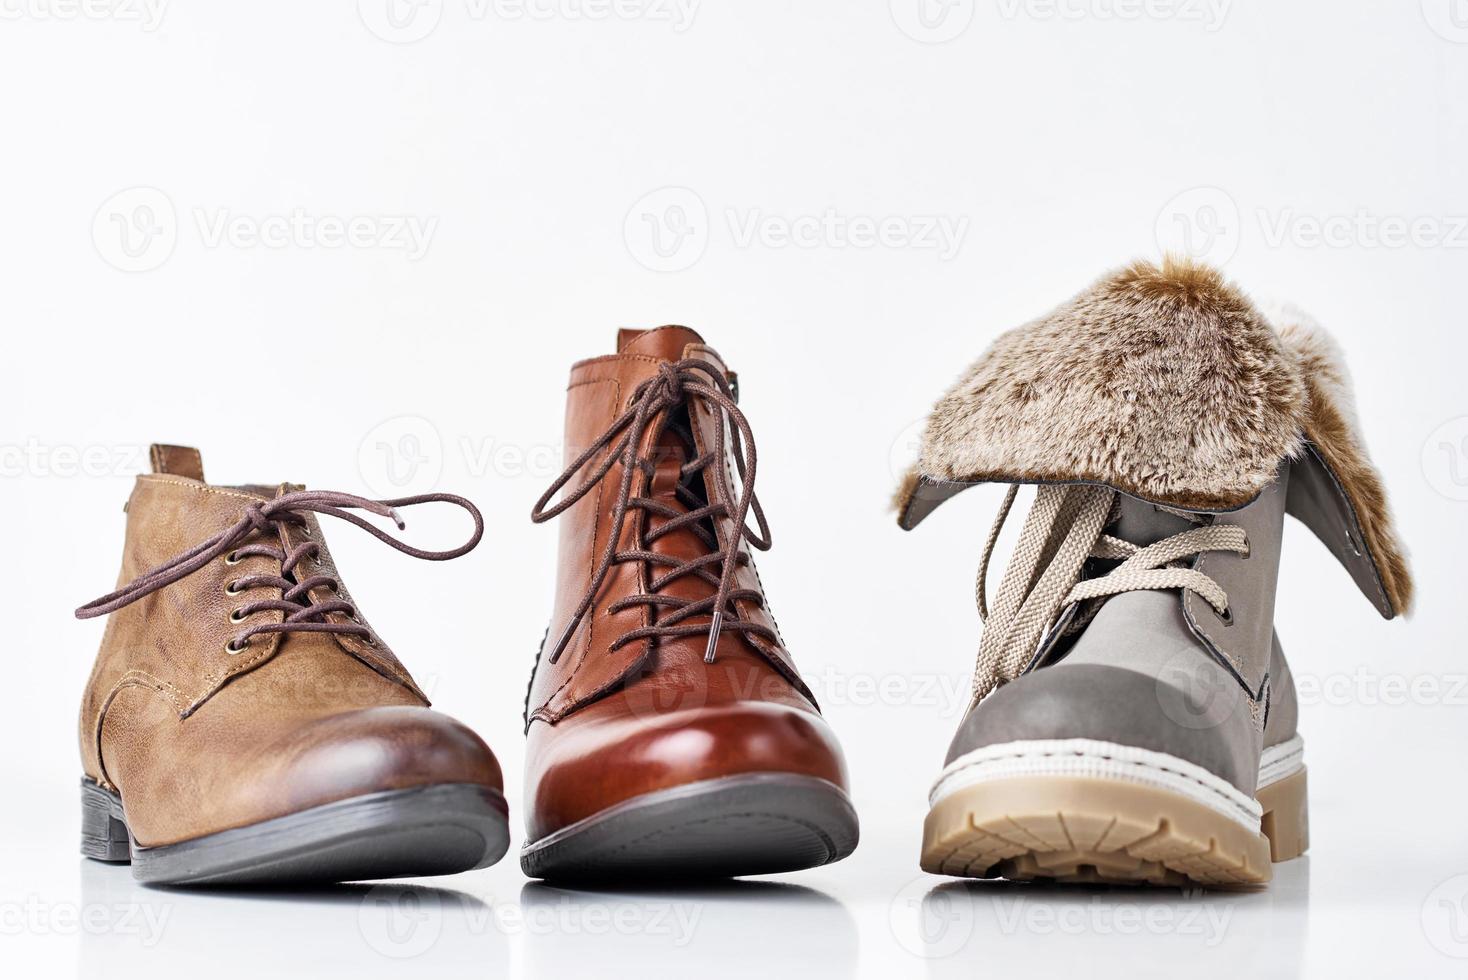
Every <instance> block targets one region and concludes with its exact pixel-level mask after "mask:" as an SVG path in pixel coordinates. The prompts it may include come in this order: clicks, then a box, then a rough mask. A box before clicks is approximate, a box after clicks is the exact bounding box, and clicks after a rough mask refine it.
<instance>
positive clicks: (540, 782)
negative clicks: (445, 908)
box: [526, 702, 846, 840]
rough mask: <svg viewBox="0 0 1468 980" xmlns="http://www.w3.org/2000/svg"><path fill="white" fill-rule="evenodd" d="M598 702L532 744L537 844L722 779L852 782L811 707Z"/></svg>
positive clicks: (532, 819) (531, 816) (532, 823)
mask: <svg viewBox="0 0 1468 980" xmlns="http://www.w3.org/2000/svg"><path fill="white" fill-rule="evenodd" d="M609 709H610V710H608V709H603V710H602V711H600V712H599V711H597V710H596V708H592V709H590V710H588V711H586V712H584V713H582V714H578V715H577V716H573V717H572V718H570V719H567V720H565V721H563V722H561V723H559V724H558V725H557V726H556V728H555V730H554V733H553V735H550V736H549V737H545V738H542V739H541V740H540V741H542V742H543V744H542V745H541V746H539V747H536V746H535V745H534V744H533V743H534V740H535V736H536V734H537V733H536V732H534V731H532V748H531V750H530V751H531V757H532V765H531V767H530V769H529V780H528V781H529V782H530V783H531V785H530V786H528V787H527V794H526V796H527V799H528V801H529V806H528V807H527V815H528V821H529V827H528V830H529V834H530V837H531V839H532V840H536V839H539V838H540V837H543V836H544V835H546V834H549V833H553V832H555V831H557V830H559V829H561V828H563V827H566V826H569V825H570V824H573V823H575V822H576V821H578V820H582V819H584V818H586V817H589V816H592V815H594V814H596V813H599V812H600V811H602V810H605V809H606V808H608V807H611V806H615V805H616V804H618V803H622V802H624V801H626V800H629V799H632V798H634V797H637V796H641V795H643V794H646V793H653V792H657V791H658V790H663V789H670V788H672V787H675V786H682V785H686V784H689V783H694V782H699V781H703V780H709V779H718V778H721V777H725V776H736V775H746V774H751V773H778V774H790V775H801V776H814V777H817V778H819V779H824V780H826V781H827V782H830V783H832V784H833V785H835V786H837V787H838V788H840V789H842V790H845V788H846V765H845V761H844V760H843V757H842V754H841V749H840V746H839V745H838V744H837V742H836V737H835V734H834V733H833V732H832V731H831V729H830V726H828V725H827V724H826V722H825V720H824V719H823V718H822V717H821V716H820V715H818V714H816V713H814V712H813V711H809V710H805V709H802V708H797V707H792V706H789V705H784V704H777V703H769V702H739V703H734V704H727V705H720V706H706V707H700V708H692V709H686V710H680V711H670V712H667V713H664V714H657V715H647V714H642V713H631V714H621V713H618V712H617V711H616V709H615V707H613V706H609Z"/></svg>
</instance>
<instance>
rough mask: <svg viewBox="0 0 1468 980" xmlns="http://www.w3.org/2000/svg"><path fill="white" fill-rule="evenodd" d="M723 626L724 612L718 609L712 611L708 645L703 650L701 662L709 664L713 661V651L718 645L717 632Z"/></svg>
mask: <svg viewBox="0 0 1468 980" xmlns="http://www.w3.org/2000/svg"><path fill="white" fill-rule="evenodd" d="M723 628H724V613H723V611H722V610H719V611H717V612H715V613H714V618H713V621H712V622H710V623H709V645H708V648H707V649H706V650H704V651H703V662H704V663H706V664H711V663H713V662H714V651H715V650H716V649H718V646H719V633H720V631H722V630H723Z"/></svg>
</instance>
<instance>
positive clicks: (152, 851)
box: [82, 779, 510, 885]
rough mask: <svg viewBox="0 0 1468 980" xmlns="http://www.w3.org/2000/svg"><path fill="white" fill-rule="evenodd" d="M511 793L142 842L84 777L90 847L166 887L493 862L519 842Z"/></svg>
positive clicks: (327, 809)
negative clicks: (510, 813)
mask: <svg viewBox="0 0 1468 980" xmlns="http://www.w3.org/2000/svg"><path fill="white" fill-rule="evenodd" d="M506 814H507V808H506V806H505V799H504V797H503V796H502V795H500V794H499V793H496V792H495V791H494V790H491V789H488V788H486V787H483V786H477V785H474V784H470V783H451V784H446V785H440V786H423V787H416V788H413V789H402V790H389V791H386V792H382V793H373V794H371V795H368V796H357V797H353V798H351V799H346V800H338V801H337V802H335V803H328V804H325V805H323V806H318V807H312V808H311V809H309V810H302V811H301V812H300V813H292V814H288V815H286V816H283V817H276V818H275V819H273V820H266V821H263V822H261V823H257V824H251V825H250V826H247V827H237V828H235V829H233V830H224V831H220V832H219V833H217V834H209V835H208V836H206V837H198V838H195V839H194V840H188V841H181V842H180V843H177V844H166V845H163V846H159V847H139V846H138V845H137V842H136V841H134V840H133V839H132V834H131V833H129V831H128V829H127V821H126V819H125V818H124V817H123V811H122V800H121V799H120V798H119V797H118V796H117V795H116V794H114V793H111V792H109V791H108V790H105V789H103V788H102V787H101V786H99V785H98V784H97V783H95V782H93V781H92V780H90V779H83V780H82V854H84V855H85V856H87V857H89V858H93V859H95V860H98V861H111V862H117V863H128V862H130V863H131V864H132V870H133V877H134V878H136V879H138V880H139V881H144V882H149V883H152V884H160V885H267V884H268V885H280V884H328V883H335V882H341V881H370V880H374V879H378V878H408V877H418V876H427V875H445V874H454V873H456V872H459V871H469V870H471V869H474V868H484V867H488V866H489V865H491V864H493V863H494V862H496V861H498V860H499V859H500V858H501V857H503V856H504V854H505V851H507V850H508V849H509V846H510V829H509V821H508V819H507V816H506Z"/></svg>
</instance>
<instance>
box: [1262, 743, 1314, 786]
mask: <svg viewBox="0 0 1468 980" xmlns="http://www.w3.org/2000/svg"><path fill="white" fill-rule="evenodd" d="M1303 768H1305V740H1304V739H1303V738H1301V737H1300V736H1298V735H1296V736H1295V737H1293V738H1291V739H1287V740H1286V741H1283V742H1280V743H1279V744H1278V745H1271V746H1270V747H1269V748H1267V749H1265V750H1264V753H1263V754H1262V755H1260V756H1259V782H1258V783H1257V784H1255V787H1256V788H1255V790H1254V792H1255V793H1256V794H1257V793H1258V792H1259V790H1261V789H1263V788H1264V787H1266V786H1272V785H1274V784H1275V783H1277V782H1279V781H1280V780H1281V779H1284V778H1285V777H1286V776H1293V775H1294V774H1295V773H1297V772H1299V771H1300V770H1301V769H1303Z"/></svg>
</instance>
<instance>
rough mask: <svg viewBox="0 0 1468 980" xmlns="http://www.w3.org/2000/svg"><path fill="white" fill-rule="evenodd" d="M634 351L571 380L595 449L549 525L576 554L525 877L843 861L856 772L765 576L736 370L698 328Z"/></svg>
mask: <svg viewBox="0 0 1468 980" xmlns="http://www.w3.org/2000/svg"><path fill="white" fill-rule="evenodd" d="M617 351H618V352H617V353H616V354H614V355H611V356H609V357H599V358H594V359H592V360H588V361H582V362H580V363H578V364H576V365H575V366H573V367H572V369H571V382H570V388H569V393H568V396H567V407H566V446H567V455H568V456H569V455H570V454H571V453H575V452H578V451H579V450H581V449H583V448H584V449H585V451H584V452H580V455H579V456H577V457H576V458H575V460H574V461H573V462H572V463H571V464H570V466H569V467H568V469H567V470H566V472H565V473H563V474H562V475H561V476H560V477H559V478H558V479H557V480H556V481H555V483H554V484H552V485H551V487H550V489H549V490H547V491H546V494H545V496H544V497H542V498H541V500H540V502H539V503H538V504H537V505H536V508H535V511H534V514H533V515H532V516H533V519H534V520H536V521H544V520H549V519H551V518H554V517H557V516H559V517H560V518H561V543H560V563H559V574H558V576H557V582H556V599H555V609H554V614H553V615H552V618H551V623H550V629H549V631H548V633H547V636H546V640H545V643H544V645H543V646H542V649H541V652H540V656H539V658H538V660H537V662H536V668H535V673H534V675H533V677H532V678H531V683H530V690H529V692H528V698H527V701H526V706H525V708H526V711H525V716H526V717H525V721H526V731H527V735H528V738H529V743H528V745H527V749H526V773H525V780H526V794H525V795H526V800H527V803H526V807H527V814H526V823H527V830H528V838H529V840H528V842H527V843H526V845H525V847H524V849H523V851H522V853H521V866H522V867H523V868H524V869H525V872H526V874H529V875H533V876H537V877H545V878H551V877H598V876H608V875H618V876H623V877H625V876H628V875H641V876H649V877H652V876H725V875H748V874H766V873H773V872H779V871H793V870H796V869H799V868H808V867H813V866H816V865H821V864H827V863H829V862H832V861H836V860H839V859H840V858H843V857H845V856H846V855H848V854H850V853H851V852H852V850H853V849H854V848H855V847H856V841H857V825H856V814H855V812H854V811H853V810H852V807H851V801H850V800H849V799H848V797H847V795H846V789H845V786H846V767H845V763H844V762H843V760H842V757H841V749H840V747H839V746H838V745H837V743H836V738H835V735H834V734H833V733H832V732H831V729H830V728H829V727H828V726H827V724H826V722H825V721H824V720H823V719H822V718H821V716H820V712H819V710H818V709H817V707H816V704H815V698H814V696H813V695H812V694H811V692H810V690H809V689H808V688H807V687H806V686H805V684H804V683H803V682H802V681H801V679H800V675H799V674H798V673H797V672H796V670H795V666H794V665H793V663H792V662H791V660H790V655H789V653H787V652H786V650H785V646H784V643H783V641H782V640H781V638H780V634H779V631H778V629H777V628H776V626H775V621H774V619H773V618H772V617H771V615H770V611H769V609H768V607H767V606H766V604H765V598H764V591H763V589H762V588H761V587H760V582H759V577H758V576H757V575H756V573H755V569H754V565H753V563H752V561H751V560H750V549H751V547H754V548H759V549H761V550H763V549H765V548H768V547H769V531H768V529H767V528H766V526H765V520H764V515H763V513H762V512H761V510H760V507H759V503H758V501H757V500H756V499H755V497H754V494H753V488H754V478H755V459H756V454H755V448H754V438H753V434H752V433H751V431H750V428H749V424H748V422H747V421H746V420H745V417H744V414H743V412H741V411H740V410H739V408H738V406H737V405H736V404H735V397H736V396H735V388H734V384H735V382H734V375H733V374H732V373H731V372H729V371H728V369H727V368H725V366H724V364H723V362H722V361H721V360H720V359H719V356H718V355H717V354H716V353H714V351H713V350H711V349H710V348H709V347H707V346H705V345H704V343H703V340H702V338H700V337H699V336H698V334H696V333H694V332H693V331H692V330H689V329H687V328H685V327H660V328H658V329H656V330H646V331H642V330H623V331H621V332H620V333H619V334H618V338H617ZM736 474H737V476H736ZM568 487H569V489H567V490H566V492H565V493H564V495H563V496H562V497H561V499H560V500H559V501H558V502H557V503H555V504H554V505H552V504H551V503H550V501H551V499H552V498H553V497H554V496H555V495H556V494H557V493H560V492H561V491H562V489H563V488H568ZM751 514H752V516H753V518H754V521H755V523H756V525H757V526H758V528H759V530H758V533H756V532H755V531H753V530H751V529H750V528H749V527H748V525H747V523H746V519H747V518H748V517H749V516H750V515H751Z"/></svg>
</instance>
